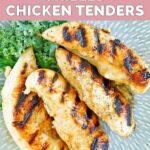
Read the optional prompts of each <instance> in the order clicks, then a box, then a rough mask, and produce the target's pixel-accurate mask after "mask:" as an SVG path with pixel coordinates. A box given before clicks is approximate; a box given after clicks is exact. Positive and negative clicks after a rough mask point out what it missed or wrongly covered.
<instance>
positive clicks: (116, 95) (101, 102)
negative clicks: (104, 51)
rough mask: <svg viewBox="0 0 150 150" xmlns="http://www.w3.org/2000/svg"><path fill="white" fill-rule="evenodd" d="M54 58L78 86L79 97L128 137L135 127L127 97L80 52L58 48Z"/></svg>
mask: <svg viewBox="0 0 150 150" xmlns="http://www.w3.org/2000/svg"><path fill="white" fill-rule="evenodd" d="M56 60H57V64H58V66H59V67H60V69H61V72H62V74H63V76H64V77H65V78H66V79H67V80H68V82H69V83H70V84H71V85H72V86H73V87H74V88H75V89H76V90H77V92H78V94H79V97H80V99H82V100H83V101H84V102H85V103H86V104H87V106H88V107H89V108H90V109H91V110H93V111H94V112H95V113H96V114H97V115H98V116H99V117H100V118H102V120H103V121H105V122H106V123H107V124H108V126H109V127H110V129H111V130H112V131H114V132H116V133H117V134H119V135H121V136H123V137H128V136H129V135H130V134H131V133H132V131H133V129H134V127H135V120H134V118H133V113H132V111H131V108H130V105H129V103H128V100H127V99H126V97H124V96H123V94H121V92H119V91H118V90H117V89H116V88H115V87H114V86H112V84H111V82H110V81H108V80H106V79H104V78H103V77H101V76H100V75H99V74H98V72H97V69H96V68H95V67H94V66H92V65H90V64H89V63H88V62H87V61H86V60H84V59H82V58H80V57H79V56H77V55H74V54H72V53H71V52H69V51H67V50H65V49H62V48H58V49H57V50H56Z"/></svg>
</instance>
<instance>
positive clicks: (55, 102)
mask: <svg viewBox="0 0 150 150" xmlns="http://www.w3.org/2000/svg"><path fill="white" fill-rule="evenodd" d="M26 88H27V89H26V93H28V92H30V91H32V92H35V93H37V94H38V95H39V97H41V98H42V99H43V101H44V104H45V108H46V110H47V112H48V113H49V114H51V115H52V117H54V121H53V124H54V127H55V128H56V131H57V133H58V134H59V135H60V137H61V138H62V139H63V140H64V141H65V142H66V143H67V145H68V147H69V149H70V150H107V149H108V138H107V136H106V134H105V132H104V131H103V130H102V128H101V127H100V125H99V122H98V118H97V116H96V115H95V114H94V113H93V112H92V111H91V110H90V109H89V108H88V107H87V106H86V105H85V103H84V102H83V101H80V100H79V98H78V96H77V93H76V91H75V90H74V88H72V87H70V85H69V84H68V83H67V82H66V81H65V80H64V78H63V77H62V76H61V75H59V74H58V73H56V72H54V71H52V70H48V69H40V70H37V71H35V72H33V73H31V74H30V75H29V76H28V78H27V80H26Z"/></svg>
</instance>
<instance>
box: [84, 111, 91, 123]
mask: <svg viewBox="0 0 150 150" xmlns="http://www.w3.org/2000/svg"><path fill="white" fill-rule="evenodd" d="M91 116H92V111H91V110H90V109H89V108H88V110H87V111H86V114H85V119H86V121H89V120H90V119H91Z"/></svg>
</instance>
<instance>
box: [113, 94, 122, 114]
mask: <svg viewBox="0 0 150 150" xmlns="http://www.w3.org/2000/svg"><path fill="white" fill-rule="evenodd" d="M114 107H115V110H116V112H117V114H120V112H121V111H122V103H121V101H120V99H119V96H118V95H117V96H116V97H115V101H114Z"/></svg>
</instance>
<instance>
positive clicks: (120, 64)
mask: <svg viewBox="0 0 150 150" xmlns="http://www.w3.org/2000/svg"><path fill="white" fill-rule="evenodd" d="M42 36H43V37H44V38H45V39H47V40H50V41H52V42H56V43H58V44H60V45H62V46H63V47H65V48H66V49H68V50H70V51H71V52H73V53H75V54H77V55H79V56H80V57H82V58H84V59H86V60H88V61H89V62H90V63H91V64H93V65H94V66H96V67H97V69H98V71H99V73H100V74H101V75H102V76H104V77H105V78H107V79H110V80H113V81H115V82H119V83H123V84H126V85H127V86H129V87H130V89H131V90H132V91H133V92H135V93H144V92H145V91H146V90H147V89H148V88H149V87H150V72H149V70H148V67H147V65H146V63H145V62H144V61H143V59H142V58H141V57H140V56H138V55H137V54H136V53H135V52H134V51H133V50H132V49H131V48H129V47H127V46H126V45H125V44H124V43H123V42H121V41H120V40H118V39H115V40H114V39H112V37H111V35H110V33H109V32H108V30H104V29H102V30H101V29H98V28H96V27H94V26H91V25H87V24H84V23H79V22H68V23H65V24H63V25H61V26H57V27H52V28H50V29H48V30H46V31H45V32H44V33H43V34H42Z"/></svg>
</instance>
